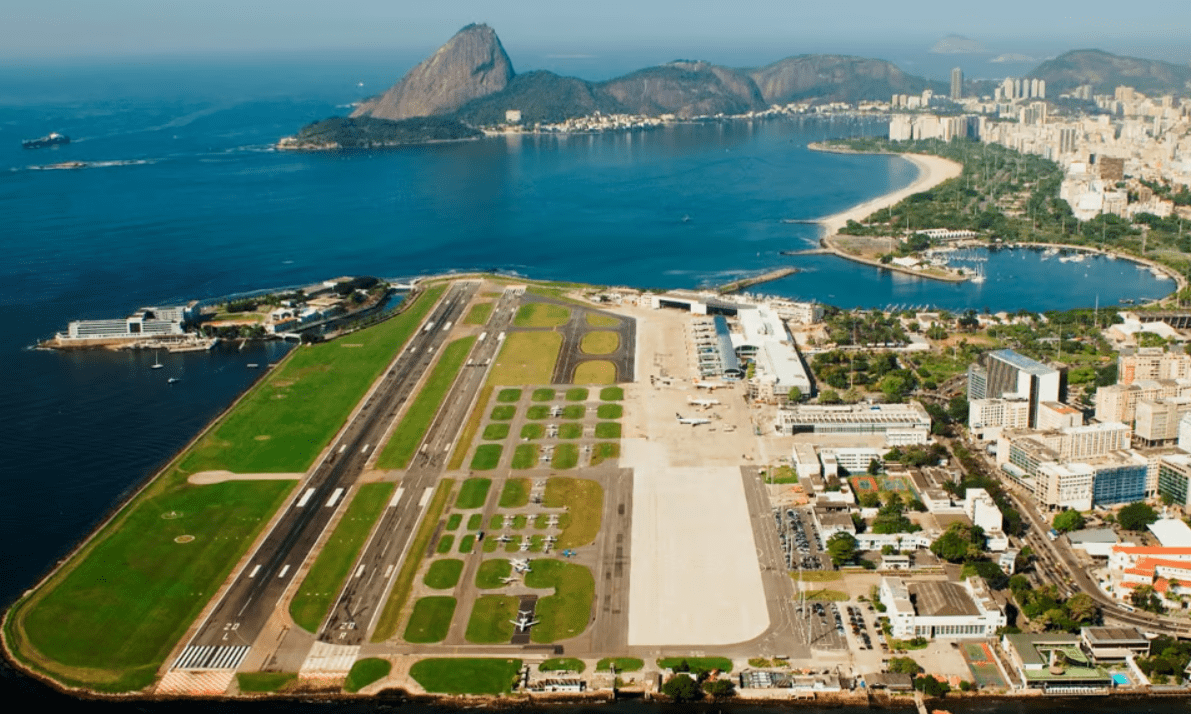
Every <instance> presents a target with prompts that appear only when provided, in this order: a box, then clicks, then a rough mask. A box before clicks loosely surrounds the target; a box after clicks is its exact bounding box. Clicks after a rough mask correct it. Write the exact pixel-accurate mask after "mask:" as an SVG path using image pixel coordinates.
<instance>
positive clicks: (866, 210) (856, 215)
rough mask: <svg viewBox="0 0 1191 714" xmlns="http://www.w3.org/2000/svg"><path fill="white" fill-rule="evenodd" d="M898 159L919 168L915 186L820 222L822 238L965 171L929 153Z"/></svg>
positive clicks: (822, 219) (828, 236) (888, 194)
mask: <svg viewBox="0 0 1191 714" xmlns="http://www.w3.org/2000/svg"><path fill="white" fill-rule="evenodd" d="M898 156H901V157H902V158H904V159H906V160H907V161H911V162H913V164H914V165H915V166H917V167H918V178H916V179H914V182H913V183H911V184H910V185H909V186H906V187H905V188H903V189H899V190H897V191H894V192H892V193H887V194H885V195H884V196H878V197H877V198H874V199H873V200H871V201H865V202H864V203H862V204H860V205H859V206H854V207H853V208H849V209H848V210H846V211H842V212H840V213H836V214H835V215H832V216H827V217H826V218H821V219H819V220H818V223H819V225H821V226H823V229H824V230H823V235H822V237H823V238H830V237H831V236H834V235H835V234H836V233H839V230H840V229H841V228H843V227H844V226H846V225H847V224H848V221H857V222H859V221H863V220H864V219H865V218H868V217H869V216H871V215H872V214H874V213H876V212H877V211H879V210H881V209H882V208H888V207H889V206H893V205H896V204H897V203H899V202H900V201H902V200H904V199H905V198H907V197H909V196H911V195H912V194H915V193H921V192H922V191H926V190H928V189H931V188H934V187H935V186H938V185H939V184H941V183H943V182H944V181H946V180H948V179H953V178H955V177H957V176H959V175H960V174H961V173H963V170H964V167H963V166H962V165H960V164H957V163H955V162H954V161H950V160H948V159H944V158H942V157H939V156H930V155H928V154H898Z"/></svg>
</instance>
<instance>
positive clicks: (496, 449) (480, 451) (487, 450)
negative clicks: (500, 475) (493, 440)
mask: <svg viewBox="0 0 1191 714" xmlns="http://www.w3.org/2000/svg"><path fill="white" fill-rule="evenodd" d="M504 450H505V447H504V446H503V445H501V444H480V445H479V446H477V447H476V454H475V456H473V457H471V468H472V470H473V471H491V470H492V469H494V468H496V467H497V465H498V464H500V456H501V454H503V453H504Z"/></svg>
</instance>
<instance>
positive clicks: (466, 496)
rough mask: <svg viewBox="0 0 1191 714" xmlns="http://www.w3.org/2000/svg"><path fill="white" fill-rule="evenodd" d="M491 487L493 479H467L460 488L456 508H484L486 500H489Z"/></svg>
mask: <svg viewBox="0 0 1191 714" xmlns="http://www.w3.org/2000/svg"><path fill="white" fill-rule="evenodd" d="M491 487H492V479H490V478H469V479H467V480H466V481H464V482H463V486H462V487H461V488H460V489H459V497H458V498H456V499H455V508H458V509H460V510H468V509H471V508H483V506H484V501H487V500H488V489H489V488H491Z"/></svg>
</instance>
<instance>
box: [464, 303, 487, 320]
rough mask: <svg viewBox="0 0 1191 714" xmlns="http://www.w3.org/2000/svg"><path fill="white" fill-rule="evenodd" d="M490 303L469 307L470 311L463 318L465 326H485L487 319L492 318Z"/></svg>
mask: <svg viewBox="0 0 1191 714" xmlns="http://www.w3.org/2000/svg"><path fill="white" fill-rule="evenodd" d="M492 307H493V305H492V303H490V302H478V303H476V304H475V305H472V306H471V310H469V311H468V312H467V317H465V318H463V324H465V325H487V324H488V318H489V317H491V316H492Z"/></svg>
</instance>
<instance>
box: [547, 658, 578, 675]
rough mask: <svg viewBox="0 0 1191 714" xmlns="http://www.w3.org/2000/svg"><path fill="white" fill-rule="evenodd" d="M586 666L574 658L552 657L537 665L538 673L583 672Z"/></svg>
mask: <svg viewBox="0 0 1191 714" xmlns="http://www.w3.org/2000/svg"><path fill="white" fill-rule="evenodd" d="M585 669H587V665H585V664H583V660H581V659H575V658H574V657H554V658H552V659H548V660H546V661H545V662H543V663H541V664H539V665H538V671H539V672H583V670H585Z"/></svg>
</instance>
